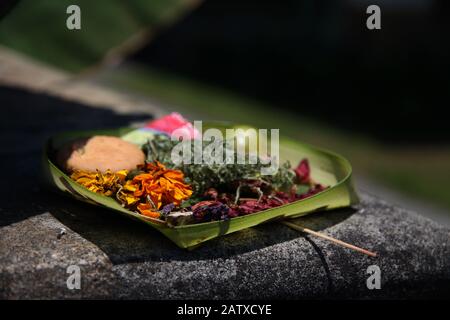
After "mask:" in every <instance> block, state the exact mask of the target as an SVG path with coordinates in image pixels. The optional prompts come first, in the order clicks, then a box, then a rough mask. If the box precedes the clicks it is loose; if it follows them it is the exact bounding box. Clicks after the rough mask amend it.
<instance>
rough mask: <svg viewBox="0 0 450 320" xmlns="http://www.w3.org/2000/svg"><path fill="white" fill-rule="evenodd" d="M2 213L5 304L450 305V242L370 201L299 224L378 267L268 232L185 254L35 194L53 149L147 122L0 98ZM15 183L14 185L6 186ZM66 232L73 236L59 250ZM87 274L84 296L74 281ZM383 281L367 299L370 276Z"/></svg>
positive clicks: (68, 202)
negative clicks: (48, 147)
mask: <svg viewBox="0 0 450 320" xmlns="http://www.w3.org/2000/svg"><path fill="white" fill-rule="evenodd" d="M0 96H1V97H2V101H3V102H4V103H5V105H8V107H9V108H2V109H0V110H1V111H0V112H1V116H0V124H1V127H2V128H3V129H4V133H3V134H2V135H0V143H1V144H2V146H3V148H2V150H3V151H0V153H1V156H2V159H3V160H4V163H7V164H8V168H7V170H4V172H3V176H2V177H3V180H2V181H4V183H2V184H1V185H0V191H1V194H2V196H3V199H4V201H3V202H2V207H1V210H0V284H1V285H0V298H4V299H5V298H6V299H20V298H46V299H56V298H123V299H132V298H137V299H140V298H145V299H181V298H188V299H204V298H216V299H238V298H239V299H243V298H272V299H282V298H374V299H377V298H424V297H429V298H443V297H444V296H446V297H448V296H450V230H449V229H446V228H444V227H442V226H440V225H438V224H436V223H434V222H432V221H431V220H428V219H426V218H423V217H421V216H418V215H416V214H414V213H411V212H408V211H406V210H403V209H400V208H397V207H395V206H392V205H390V204H388V203H386V202H384V201H381V200H379V199H377V198H375V197H372V196H369V195H366V194H363V195H362V199H363V201H362V203H361V204H360V205H359V206H358V207H356V208H353V209H345V210H338V211H332V212H326V213H317V214H314V215H310V216H309V217H306V218H304V220H302V224H304V225H306V226H308V227H310V228H311V229H315V230H322V232H325V233H327V234H329V235H331V236H334V237H336V238H338V239H341V240H344V241H347V242H350V243H353V244H355V245H358V246H361V247H365V248H367V249H369V250H373V251H376V252H377V253H378V254H379V257H377V258H369V257H367V256H365V255H362V254H359V253H356V252H352V251H349V250H347V249H344V248H341V247H337V246H335V245H334V244H331V243H328V242H325V241H323V240H321V239H316V238H311V237H305V236H304V235H302V234H299V233H298V232H296V231H294V230H291V229H289V228H288V227H286V226H284V225H281V224H278V223H270V224H265V225H261V226H258V227H255V228H251V229H247V230H244V231H241V232H237V233H234V234H231V235H228V236H225V237H222V238H218V239H215V240H212V241H210V242H207V243H205V245H204V246H201V247H200V248H198V249H196V250H193V251H186V250H182V249H179V248H177V247H176V246H175V245H174V244H172V243H171V242H170V241H169V240H167V239H166V238H165V237H163V236H162V235H160V234H159V233H157V232H156V231H154V230H153V229H151V228H149V227H148V226H146V225H144V224H140V223H137V222H135V221H131V220H128V219H126V218H125V217H122V216H119V215H117V214H115V213H114V212H111V211H107V210H103V209H99V208H96V207H93V206H89V205H87V204H83V203H80V202H77V201H75V200H72V199H70V198H65V197H62V196H61V195H58V194H53V193H51V192H49V191H47V190H44V189H42V188H41V186H40V185H39V183H38V172H39V168H40V155H41V150H42V146H43V143H44V141H45V138H46V137H48V136H49V135H50V134H54V133H57V132H60V131H63V130H67V129H69V128H70V129H72V130H75V129H93V128H99V127H117V126H123V125H126V124H128V123H129V122H130V121H135V120H139V119H141V120H142V119H143V117H145V116H146V115H143V114H136V113H126V114H123V113H117V112H114V111H111V110H108V109H106V108H101V109H99V108H92V107H89V106H86V105H82V104H79V103H74V102H71V101H66V100H62V99H60V98H56V97H53V96H50V95H45V94H37V93H32V92H28V91H24V90H19V89H14V88H5V87H0ZM5 182H6V183H5ZM61 228H65V229H66V234H65V235H63V236H62V237H60V238H58V234H59V232H60V230H61ZM72 264H76V265H79V266H80V268H81V272H82V281H81V286H82V289H81V290H68V289H67V286H66V280H67V277H68V274H67V273H66V269H67V267H68V266H69V265H72ZM373 264H376V265H378V266H379V267H380V269H381V272H382V274H381V290H368V289H367V287H366V279H367V277H368V274H366V269H367V267H368V266H370V265H373Z"/></svg>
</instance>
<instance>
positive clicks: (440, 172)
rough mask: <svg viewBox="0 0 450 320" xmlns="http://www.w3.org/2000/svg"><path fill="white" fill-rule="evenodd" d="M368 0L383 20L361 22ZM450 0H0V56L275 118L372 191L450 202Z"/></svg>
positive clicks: (234, 114)
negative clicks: (376, 24) (72, 26)
mask: <svg viewBox="0 0 450 320" xmlns="http://www.w3.org/2000/svg"><path fill="white" fill-rule="evenodd" d="M70 4H78V5H79V6H80V8H81V12H82V29H81V30H79V31H70V30H68V29H67V28H66V27H65V21H66V18H67V14H66V13H65V12H66V8H67V6H68V5H70ZM372 4H376V5H378V6H379V7H380V8H381V30H368V29H367V27H366V19H367V18H368V16H369V15H368V14H367V13H366V9H367V7H368V6H369V5H372ZM449 9H450V3H449V1H448V0H381V1H368V0H341V1H323V0H287V1H256V0H241V1H230V0H204V1H194V0H152V1H146V0H129V1H124V0H123V1H121V0H108V1H107V0H98V1H95V2H93V1H88V0H73V1H71V0H60V1H53V0H38V1H33V0H21V1H2V2H0V10H1V13H0V17H3V18H2V19H1V20H0V58H1V48H7V49H8V50H13V52H17V53H18V54H19V53H20V55H25V56H26V57H28V58H29V59H30V60H32V61H36V62H39V63H40V64H42V63H43V64H45V65H48V66H49V67H51V68H57V69H58V70H62V71H64V72H67V73H69V74H70V75H72V77H73V79H76V80H77V81H85V82H88V83H93V84H100V85H102V86H106V87H109V88H113V89H114V90H117V91H121V92H125V93H127V94H129V95H134V96H138V97H143V98H144V99H147V100H148V101H151V102H152V103H155V104H158V105H160V106H161V107H162V108H163V109H165V110H167V111H173V110H176V111H179V112H182V113H183V114H185V115H187V116H188V117H190V118H191V119H205V120H206V119H220V120H231V121H238V122H247V123H251V124H254V125H258V126H261V127H266V128H280V129H281V133H282V134H285V135H289V136H291V137H293V138H296V139H299V140H301V141H304V142H308V143H312V144H315V145H319V146H322V147H326V148H330V149H332V150H335V151H337V152H340V153H342V154H344V155H345V156H346V157H348V158H349V159H350V161H351V162H352V164H353V166H354V168H355V172H356V176H357V183H358V184H359V185H361V186H363V187H365V188H366V189H369V191H373V190H375V191H374V192H376V193H377V192H378V191H379V192H380V193H382V194H383V196H386V197H388V195H389V194H390V193H391V192H392V193H393V194H397V193H398V194H400V195H402V196H403V195H405V196H407V197H408V199H414V201H416V200H420V201H423V202H424V203H431V204H432V205H436V206H439V207H441V208H444V209H445V210H446V211H448V210H449V209H450V192H449V187H448V182H449V181H450V139H449V138H450V130H449V128H448V127H449V126H448V116H447V113H446V108H447V106H448V105H449V102H450V99H449V98H450V72H449V71H450V41H449V40H448V39H449V31H450V19H448V12H449ZM0 61H1V60H0ZM0 67H1V65H0ZM0 72H1V69H0ZM0 105H1V106H2V108H5V107H7V106H5V105H3V104H2V103H1V97H0ZM379 186H380V187H379ZM380 190H381V191H380ZM386 190H387V191H386ZM394 198H395V196H394ZM408 201H409V200H408ZM411 203H414V204H415V203H416V202H411Z"/></svg>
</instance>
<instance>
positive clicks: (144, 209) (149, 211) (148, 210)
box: [137, 203, 161, 219]
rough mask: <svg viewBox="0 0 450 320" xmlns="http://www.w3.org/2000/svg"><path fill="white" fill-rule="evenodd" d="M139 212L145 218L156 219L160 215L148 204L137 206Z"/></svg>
mask: <svg viewBox="0 0 450 320" xmlns="http://www.w3.org/2000/svg"><path fill="white" fill-rule="evenodd" d="M137 208H138V210H139V212H140V213H141V214H142V215H144V216H147V217H150V218H155V219H158V218H159V217H160V216H161V214H160V213H159V212H158V211H155V210H154V209H153V208H152V206H151V205H150V203H140V204H138V206H137Z"/></svg>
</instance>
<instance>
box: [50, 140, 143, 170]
mask: <svg viewBox="0 0 450 320" xmlns="http://www.w3.org/2000/svg"><path fill="white" fill-rule="evenodd" d="M57 161H58V163H59V164H60V165H61V166H62V167H63V168H64V169H65V170H66V171H67V172H72V171H77V170H81V171H87V172H97V171H100V172H102V173H106V172H107V171H108V170H110V171H114V172H115V171H119V170H132V169H134V168H136V166H138V165H143V164H144V161H145V154H144V152H143V151H142V150H141V149H140V148H139V147H138V146H137V145H135V144H133V143H129V142H127V141H124V140H122V139H120V138H118V137H112V136H93V137H91V138H87V139H77V140H75V141H74V142H72V143H70V144H68V145H66V146H65V147H63V148H62V149H61V150H60V151H59V152H58V155H57Z"/></svg>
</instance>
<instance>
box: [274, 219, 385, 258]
mask: <svg viewBox="0 0 450 320" xmlns="http://www.w3.org/2000/svg"><path fill="white" fill-rule="evenodd" d="M281 223H283V224H285V225H287V226H288V227H289V228H292V229H294V230H297V231H301V232H305V233H308V234H311V235H313V236H316V237H319V238H322V239H325V240H328V241H331V242H333V243H335V244H337V245H340V246H342V247H345V248H349V249H352V250H355V251H358V252H361V253H364V254H367V255H368V256H371V257H376V256H377V254H376V253H375V252H371V251H369V250H366V249H362V248H360V247H357V246H354V245H352V244H350V243H347V242H344V241H341V240H338V239H335V238H332V237H330V236H327V235H326V234H323V233H320V232H317V231H314V230H311V229H308V228H305V227H302V226H300V225H298V224H295V223H292V222H289V221H281Z"/></svg>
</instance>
